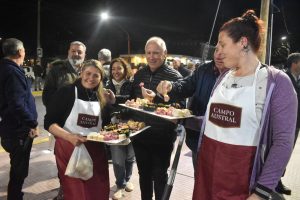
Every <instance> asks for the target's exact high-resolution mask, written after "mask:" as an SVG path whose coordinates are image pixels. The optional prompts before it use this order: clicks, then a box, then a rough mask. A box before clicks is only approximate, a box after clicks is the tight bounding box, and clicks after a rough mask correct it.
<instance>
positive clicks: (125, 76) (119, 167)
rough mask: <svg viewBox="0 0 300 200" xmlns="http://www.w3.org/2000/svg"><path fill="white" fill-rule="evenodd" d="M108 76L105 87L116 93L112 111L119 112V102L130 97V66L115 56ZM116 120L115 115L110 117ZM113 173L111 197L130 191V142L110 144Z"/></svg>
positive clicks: (131, 163) (132, 160)
mask: <svg viewBox="0 0 300 200" xmlns="http://www.w3.org/2000/svg"><path fill="white" fill-rule="evenodd" d="M109 71H110V73H109V74H110V77H109V81H108V83H107V85H106V88H108V89H111V90H112V91H113V92H114V93H115V95H116V103H115V104H114V105H113V112H119V111H120V110H121V109H122V108H121V107H120V106H118V104H119V103H125V101H126V100H127V99H129V97H130V91H131V87H132V82H131V81H130V79H131V75H132V73H131V68H130V66H129V65H128V63H127V62H126V61H125V60H124V59H122V58H116V59H113V60H112V61H111V64H110V68H109ZM112 121H116V116H114V117H113V118H112ZM110 150H111V156H112V162H113V167H114V173H115V177H116V185H117V190H116V192H115V193H114V195H113V199H120V198H122V196H123V192H124V190H125V191H126V192H131V191H132V190H133V189H134V186H133V184H132V183H131V182H129V180H130V177H131V175H132V169H133V163H134V161H135V156H134V151H133V147H132V143H131V142H130V140H129V144H128V143H126V144H123V145H112V146H110Z"/></svg>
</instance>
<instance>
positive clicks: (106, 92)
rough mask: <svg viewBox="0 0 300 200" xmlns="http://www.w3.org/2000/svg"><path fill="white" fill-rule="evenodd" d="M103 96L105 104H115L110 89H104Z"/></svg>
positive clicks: (113, 95)
mask: <svg viewBox="0 0 300 200" xmlns="http://www.w3.org/2000/svg"><path fill="white" fill-rule="evenodd" d="M104 96H105V99H106V101H107V103H109V104H114V103H116V96H115V94H114V92H113V91H111V90H110V89H104Z"/></svg>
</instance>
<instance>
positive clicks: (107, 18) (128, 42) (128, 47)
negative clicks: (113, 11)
mask: <svg viewBox="0 0 300 200" xmlns="http://www.w3.org/2000/svg"><path fill="white" fill-rule="evenodd" d="M100 17H101V19H102V20H103V21H107V20H109V18H110V15H109V14H108V13H107V12H103V13H101V14H100ZM116 25H117V26H118V28H119V29H121V30H122V31H123V32H124V33H125V34H126V36H127V54H128V56H130V35H129V33H128V31H126V30H125V29H124V28H123V27H122V26H121V25H120V24H118V23H116Z"/></svg>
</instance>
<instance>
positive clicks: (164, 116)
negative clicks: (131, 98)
mask: <svg viewBox="0 0 300 200" xmlns="http://www.w3.org/2000/svg"><path fill="white" fill-rule="evenodd" d="M119 105H120V106H123V107H126V108H129V109H132V110H136V111H140V112H143V113H147V114H150V115H154V116H156V117H160V118H164V119H168V120H176V119H186V118H190V117H195V115H189V116H186V117H174V116H169V115H159V114H156V113H155V112H151V111H146V110H143V109H142V108H134V107H130V106H127V105H125V104H123V103H122V104H119Z"/></svg>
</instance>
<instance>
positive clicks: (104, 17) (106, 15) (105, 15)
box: [100, 12, 109, 20]
mask: <svg viewBox="0 0 300 200" xmlns="http://www.w3.org/2000/svg"><path fill="white" fill-rule="evenodd" d="M100 17H101V19H103V20H108V18H109V14H108V13H107V12H103V13H101V14H100Z"/></svg>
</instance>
